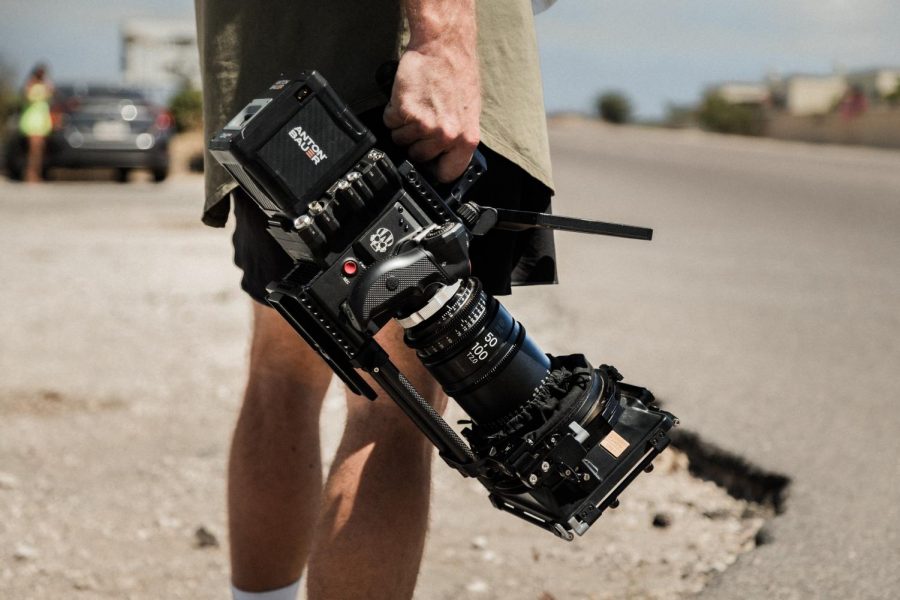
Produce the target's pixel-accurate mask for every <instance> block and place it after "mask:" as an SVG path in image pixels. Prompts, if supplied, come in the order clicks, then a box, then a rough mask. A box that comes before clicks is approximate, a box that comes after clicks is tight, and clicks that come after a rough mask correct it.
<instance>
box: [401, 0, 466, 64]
mask: <svg viewBox="0 0 900 600" xmlns="http://www.w3.org/2000/svg"><path fill="white" fill-rule="evenodd" d="M402 3H403V9H404V11H405V13H406V18H407V21H408V22H409V34H410V39H409V48H411V49H417V48H421V47H423V46H431V45H435V44H440V45H446V46H450V47H452V48H455V49H457V50H459V51H462V52H464V53H465V54H467V55H468V56H469V57H470V58H472V59H473V60H474V59H475V48H476V46H477V26H476V21H475V0H402Z"/></svg>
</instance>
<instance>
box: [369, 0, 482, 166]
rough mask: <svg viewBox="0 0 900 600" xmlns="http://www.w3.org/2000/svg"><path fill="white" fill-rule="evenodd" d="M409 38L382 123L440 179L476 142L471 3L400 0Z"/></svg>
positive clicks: (477, 88) (464, 161)
mask: <svg viewBox="0 0 900 600" xmlns="http://www.w3.org/2000/svg"><path fill="white" fill-rule="evenodd" d="M402 1H403V6H404V9H405V12H406V16H407V19H408V20H409V28H410V40H409V45H408V46H407V49H406V51H405V52H404V53H403V55H402V56H401V57H400V65H399V67H398V68H397V75H396V78H395V79H394V88H393V90H392V92H391V99H390V102H389V103H388V106H387V108H386V109H385V111H384V122H385V125H387V126H388V127H389V128H390V129H391V130H392V137H393V138H394V141H395V142H397V143H398V144H401V145H404V146H409V157H410V158H411V159H412V160H414V161H417V162H426V161H429V160H432V159H437V160H436V165H435V172H436V175H437V178H438V179H439V180H440V181H444V182H447V181H452V180H453V179H456V178H457V177H459V176H460V175H462V173H463V171H465V168H466V166H467V165H468V164H469V161H470V160H471V158H472V153H473V152H474V151H475V147H476V146H477V145H478V141H479V138H480V128H479V117H480V115H481V82H480V78H479V73H478V56H477V53H476V46H477V35H476V33H477V29H476V24H475V0H402Z"/></svg>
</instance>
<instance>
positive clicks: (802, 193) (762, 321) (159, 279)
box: [0, 122, 900, 600]
mask: <svg viewBox="0 0 900 600" xmlns="http://www.w3.org/2000/svg"><path fill="white" fill-rule="evenodd" d="M551 141H552V146H553V158H554V167H555V177H556V181H557V188H558V189H557V191H558V199H557V201H556V203H555V206H554V208H555V211H556V212H557V213H559V214H569V215H574V216H582V217H589V218H596V219H602V220H607V221H613V222H621V223H628V224H635V225H644V226H651V227H653V228H654V229H655V237H654V241H653V242H650V243H648V242H642V241H634V240H622V239H614V238H606V237H590V236H583V235H577V234H571V233H564V234H560V235H559V236H558V237H557V243H558V254H559V272H560V282H561V283H560V285H558V286H555V287H551V288H531V289H521V290H517V291H516V293H515V294H514V296H513V297H511V298H509V299H508V300H504V302H505V303H506V304H507V306H508V307H509V308H510V310H511V312H513V314H514V315H515V316H516V317H517V318H518V319H520V320H521V321H522V322H523V323H525V325H526V326H527V328H528V330H529V332H531V333H532V334H533V335H534V336H535V338H536V339H537V341H538V342H539V343H540V344H541V345H542V346H543V348H544V350H546V351H548V352H552V353H559V354H563V353H571V352H585V353H586V354H588V355H589V357H590V358H591V359H592V360H593V361H594V362H595V363H598V364H599V363H602V362H608V363H611V364H614V365H616V366H617V367H618V368H619V369H620V371H621V372H622V373H623V374H624V375H625V377H626V380H627V381H630V382H633V383H637V384H640V385H644V386H647V387H649V388H651V389H652V390H653V391H654V392H655V393H656V394H657V396H658V397H660V398H662V399H663V400H664V402H665V403H666V407H667V408H668V409H669V410H671V411H672V412H674V413H676V414H677V415H678V416H679V417H680V418H681V420H682V423H683V426H684V427H685V428H686V429H689V430H690V431H693V432H696V433H698V434H700V435H701V436H702V437H703V438H704V439H705V440H707V441H709V442H712V443H714V444H716V445H718V446H720V447H722V448H724V449H726V450H728V451H730V452H733V453H736V454H739V455H741V456H744V457H746V458H747V459H748V460H749V461H751V462H752V463H754V464H756V465H758V466H760V467H761V468H763V469H766V470H769V471H773V472H777V473H781V474H784V475H786V476H788V477H790V478H791V480H792V482H791V486H790V497H789V499H788V502H787V506H786V510H785V512H784V513H783V514H782V515H780V516H778V517H777V518H775V519H774V520H773V521H771V522H770V523H769V525H767V527H768V529H769V532H770V537H771V541H770V542H769V543H767V544H766V545H763V546H760V547H758V548H756V549H754V550H752V551H751V552H749V553H746V554H743V555H742V556H741V557H740V558H738V559H737V562H736V563H735V564H733V565H731V566H730V567H729V566H728V565H727V563H728V562H730V561H731V560H733V559H734V558H733V557H734V554H732V555H730V556H731V558H729V559H728V560H726V561H725V563H722V564H721V565H717V566H716V568H712V567H708V566H704V567H702V570H703V572H704V573H707V572H709V573H713V574H715V573H719V574H718V575H714V577H713V579H712V581H711V582H709V583H708V584H706V587H705V589H704V591H703V592H702V597H704V598H728V599H734V598H750V599H753V598H766V599H781V598H798V599H805V598H826V599H827V598H836V599H837V598H840V599H847V598H864V599H869V598H873V599H875V598H878V599H881V598H885V599H886V598H895V597H897V596H898V594H897V592H896V590H897V589H898V587H900V569H898V565H900V484H898V480H900V435H898V434H900V416H898V412H897V409H896V402H895V400H896V399H897V396H898V394H897V393H896V392H894V376H895V374H896V373H898V371H900V341H898V340H900V234H898V231H900V153H897V152H888V151H875V150H867V149H859V148H830V147H817V146H807V145H801V144H789V143H781V142H772V141H766V140H745V139H731V138H725V137H719V136H709V135H703V134H699V133H692V132H669V131H655V130H641V129H634V128H622V129H619V128H610V127H604V126H602V125H598V124H593V123H583V122H556V123H554V124H553V125H552V127H551ZM199 194H200V185H199V181H198V180H197V179H196V178H193V179H182V180H178V179H176V180H175V181H173V182H169V183H166V184H164V185H163V186H161V187H156V186H153V185H152V184H147V183H138V184H133V185H130V186H117V185H115V184H101V183H91V184H82V183H76V182H64V183H55V184H53V185H51V186H47V187H44V188H40V187H38V188H26V187H23V186H15V185H9V184H5V183H3V184H0V209H2V220H0V231H2V236H0V244H2V245H0V250H2V258H0V276H2V280H3V284H2V286H0V308H2V310H0V331H3V332H4V333H3V334H2V337H0V340H2V347H0V350H2V351H0V374H2V375H0V417H2V421H0V457H3V458H2V464H0V472H2V473H0V475H3V478H2V479H0V514H2V515H8V516H9V518H4V519H0V538H2V539H0V541H2V549H0V554H2V555H3V557H4V560H5V561H8V562H3V563H2V565H0V581H2V582H5V584H6V585H12V586H13V587H12V588H9V589H11V590H13V591H15V592H16V594H18V596H19V597H33V598H51V597H54V598H55V597H66V596H67V595H70V594H71V595H73V597H79V598H80V597H86V598H121V597H129V598H141V599H143V598H155V597H162V596H165V597H184V598H200V597H204V598H205V597H209V598H213V597H221V594H222V593H224V586H222V582H223V581H224V580H225V578H226V577H227V575H226V567H225V561H224V556H223V554H222V551H221V549H218V550H216V549H205V550H196V551H195V550H191V544H192V540H193V536H194V531H195V529H196V528H197V527H198V526H205V527H206V528H208V529H211V530H212V531H213V533H215V534H217V536H218V537H219V538H223V537H224V534H223V512H224V511H223V501H222V498H223V491H222V473H223V470H224V456H225V453H226V451H227V443H228V430H229V429H230V424H231V423H232V421H233V418H234V414H235V411H236V409H237V402H238V397H239V391H240V387H241V385H242V379H243V371H242V366H241V365H242V360H243V353H244V351H245V347H246V346H245V344H246V338H247V324H248V319H247V317H248V311H247V306H246V302H245V300H244V299H243V297H242V296H241V294H240V293H239V292H238V291H236V287H235V281H236V272H235V270H234V268H233V267H231V266H229V264H228V260H227V252H228V241H227V234H226V232H222V231H214V230H210V229H207V228H202V227H200V226H199V225H198V224H197V221H196V218H197V212H198V208H199ZM163 196H164V197H163ZM332 395H334V394H332ZM338 402H339V400H338ZM329 410H330V409H329ZM326 417H328V419H329V420H330V421H331V422H333V423H334V425H333V427H332V429H334V430H335V431H339V422H340V419H341V418H342V417H341V415H340V412H339V411H338V412H333V411H332V412H327V413H326ZM4 423H5V424H6V425H5V427H3V424H4ZM335 442H336V437H335V436H334V432H332V434H331V437H330V438H329V437H328V436H326V441H325V443H326V446H328V445H329V444H330V445H331V447H332V448H333V445H334V443H335ZM326 451H327V448H326ZM657 475H659V474H654V475H652V476H649V477H647V478H643V477H642V478H639V480H638V482H637V483H636V484H635V487H636V488H638V487H640V488H641V489H645V490H648V492H647V493H648V494H650V493H651V492H650V490H654V489H657V488H656V487H655V486H654V484H655V483H656V482H655V481H654V479H653V477H656V476H657ZM451 476H453V474H452V473H449V472H448V474H447V475H446V477H444V478H443V479H442V478H441V477H442V476H439V477H438V479H437V480H436V482H435V486H436V488H435V489H436V490H438V492H439V493H437V494H436V496H439V497H440V496H443V495H446V496H447V497H448V498H451V497H452V498H451V499H450V500H447V501H446V504H444V505H441V504H440V503H438V506H436V509H435V522H434V523H433V526H432V538H431V540H430V542H429V544H430V546H429V548H430V549H429V550H428V553H427V554H426V563H425V565H424V567H423V572H422V575H421V576H420V588H419V592H418V595H417V597H421V598H462V597H466V598H468V597H472V598H485V597H492V598H493V597H496V598H507V597H523V598H527V597H535V598H537V597H540V598H545V599H546V598H554V597H555V598H557V599H558V600H562V598H607V597H608V598H613V597H623V596H627V597H640V598H644V597H658V598H662V597H683V596H684V595H688V594H689V593H690V591H691V590H692V589H693V588H690V586H688V587H685V588H684V589H681V588H678V589H676V588H675V587H674V586H673V587H672V588H671V589H670V591H671V593H670V594H667V593H666V588H667V586H669V584H668V583H667V581H668V580H666V579H665V577H670V576H671V575H672V573H670V571H673V570H675V568H676V567H675V566H673V565H674V564H676V563H677V564H679V565H680V564H682V563H684V562H685V561H686V562H688V563H690V562H694V563H697V564H698V565H699V563H700V562H701V561H703V562H704V564H705V565H712V564H713V563H715V562H716V561H717V560H718V559H717V558H715V556H712V557H710V556H705V555H704V556H701V554H698V553H701V552H702V550H703V549H704V548H706V547H711V546H712V545H713V543H712V541H711V540H715V539H718V537H719V536H720V535H721V536H724V535H725V534H724V530H722V532H721V533H720V532H718V531H717V530H710V529H703V530H700V529H691V528H686V529H679V528H678V520H679V519H681V518H682V516H683V518H684V519H685V520H686V521H687V520H689V518H690V514H688V513H689V508H688V507H693V506H694V505H695V504H697V503H698V501H697V500H696V499H697V498H703V500H702V501H700V504H703V502H709V503H714V502H719V500H715V499H713V498H711V497H708V496H706V495H704V494H706V492H703V493H700V492H694V491H690V489H691V488H690V484H689V483H684V484H681V483H679V484H674V487H675V489H674V491H673V492H672V494H671V496H672V497H678V498H680V500H678V502H675V503H674V505H675V507H676V508H678V509H679V510H681V511H682V512H679V513H676V515H675V516H676V524H675V526H673V527H672V528H671V529H669V530H668V531H665V532H659V531H654V530H653V529H652V528H650V526H649V519H648V518H647V517H648V515H652V510H655V509H656V507H657V506H658V505H659V504H658V503H662V502H664V501H665V502H669V503H670V505H671V504H672V503H673V501H672V500H671V498H668V497H667V498H658V497H657V498H653V497H652V495H647V496H641V495H640V494H641V493H644V492H638V491H637V490H636V491H635V495H636V498H637V501H636V502H635V501H631V502H630V501H629V498H628V497H624V498H623V507H622V509H620V510H621V511H624V512H621V513H620V514H614V515H611V516H609V517H604V519H603V520H602V521H601V522H599V523H598V525H597V526H595V528H594V529H592V530H591V532H590V533H589V534H588V536H586V537H585V538H583V540H584V543H579V544H576V545H570V546H565V547H557V546H554V545H552V544H551V543H550V542H547V541H546V540H545V538H543V537H541V536H543V535H544V534H543V533H533V532H530V531H529V532H527V533H526V532H524V528H525V527H526V526H524V525H521V529H518V528H516V525H515V524H514V522H512V521H510V520H509V518H506V519H504V518H503V517H502V516H500V515H499V513H496V512H493V511H492V509H489V507H487V506H486V504H487V503H486V502H485V501H484V499H483V493H481V492H480V491H479V490H477V489H474V487H473V488H472V489H469V487H468V486H466V488H465V489H466V491H465V492H463V491H459V492H458V493H457V492H456V490H461V487H460V486H459V484H458V482H457V480H456V479H452V480H451ZM660 481H662V477H661V478H660ZM656 485H661V484H658V483H657V484H656ZM667 485H668V484H667ZM655 503H656V504H655ZM635 504H637V506H636V507H635ZM695 508H696V507H695ZM701 508H702V507H701ZM691 510H694V509H691ZM460 511H463V512H465V513H466V514H467V518H468V519H469V520H471V521H472V527H469V526H468V525H466V526H465V527H463V526H460V525H459V524H458V515H459V514H461V512H460ZM628 511H632V512H628ZM648 511H651V512H648ZM604 521H605V522H604ZM698 527H699V525H698ZM632 532H633V533H632ZM631 535H633V536H634V537H629V536H631ZM693 536H697V537H696V538H694V537H693ZM701 537H703V539H700V538H701ZM482 538H485V539H482ZM638 540H640V541H638ZM632 542H633V543H632ZM467 544H470V545H471V547H470V548H468V547H466V546H467ZM504 544H505V545H504ZM545 548H546V549H548V550H546V551H545V550H544V549H545ZM551 548H552V549H551ZM644 548H653V549H654V552H656V551H657V550H658V549H662V550H663V553H664V551H665V550H666V549H671V550H670V553H671V556H672V562H671V563H667V562H665V561H664V560H662V558H661V559H660V560H659V561H658V562H653V563H652V564H650V565H649V566H648V564H647V563H646V556H642V552H643V550H642V549H644ZM495 550H496V552H495ZM516 552H519V553H520V554H521V555H522V556H525V557H527V558H526V559H525V560H527V561H531V562H528V563H527V564H520V563H519V562H516V561H521V560H522V558H521V557H520V556H519V554H516ZM454 553H455V554H454ZM470 554H471V555H472V556H469V555H470ZM648 555H649V552H648ZM173 556H177V557H178V560H176V561H173V558H172V557H173ZM610 557H612V558H616V557H619V558H622V562H621V563H616V562H615V561H612V562H610V561H609V559H610ZM663 558H664V557H663ZM604 560H605V561H606V562H600V561H604ZM653 560H656V556H655V554H654V559H653ZM503 561H506V562H505V563H504V562H503ZM678 561H682V562H678ZM598 564H604V565H606V566H607V567H608V565H609V564H614V565H615V566H616V568H617V569H621V571H622V572H623V573H624V575H623V574H622V573H616V577H620V578H621V577H626V578H629V579H633V580H634V581H630V582H626V583H627V586H626V587H624V588H621V589H626V590H631V591H629V592H628V593H627V594H626V593H622V594H619V593H617V592H614V589H620V588H613V587H612V586H610V588H609V589H607V590H604V585H603V577H604V575H603V570H602V569H598V568H597V565H598ZM90 565H104V567H103V568H102V569H101V568H99V567H98V568H96V569H95V568H93V567H91V566H90ZM109 565H112V566H109ZM513 565H517V566H519V567H520V568H521V569H522V576H521V577H519V576H518V575H517V576H516V577H512V578H510V577H509V576H506V575H504V574H506V573H509V572H510V571H511V570H512V566H513ZM642 565H643V566H642ZM679 568H680V567H679ZM104 569H105V570H104ZM641 569H644V570H641ZM477 572H481V573H482V574H481V575H478V577H483V578H484V580H482V579H479V578H477V577H476V574H477ZM485 573H487V574H488V575H484V574H485ZM653 573H659V579H658V581H654V580H653ZM675 576H676V578H678V577H680V576H681V575H679V573H678V572H675ZM685 576H687V575H685ZM609 577H610V578H612V577H613V575H609ZM528 578H531V579H533V580H536V581H537V580H539V585H540V586H542V587H529V588H527V589H526V590H523V588H522V587H521V586H522V585H523V583H522V582H523V580H527V579H528ZM585 578H592V579H590V580H589V581H590V585H586V584H585V585H581V586H580V587H579V582H585V581H588V580H587V579H585ZM510 579H512V580H510ZM638 580H640V581H638ZM647 580H649V583H648V581H647ZM698 581H699V580H698ZM703 581H705V579H703ZM562 583H565V585H570V584H571V587H565V586H563V585H562ZM654 583H656V585H655V586H654ZM476 584H477V585H476ZM482 584H483V585H482ZM534 585H538V584H534ZM442 586H443V587H442ZM516 586H520V587H518V588H517V587H516ZM2 587H3V586H2V585H0V588H2ZM585 588H587V589H589V590H593V591H584V590H585ZM73 589H74V590H76V591H77V595H76V593H75V592H73V591H72V590H73ZM569 589H572V590H575V589H578V590H582V591H581V592H579V593H578V594H576V593H575V592H572V593H569V592H567V591H566V590H569ZM515 590H519V591H518V592H516V591H515ZM542 590H545V591H546V594H549V595H545V593H544V592H543V591H542ZM526 591H527V593H525V592H526ZM2 595H3V593H2V589H0V596H2Z"/></svg>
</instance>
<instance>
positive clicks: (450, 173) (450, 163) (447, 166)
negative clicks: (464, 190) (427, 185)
mask: <svg viewBox="0 0 900 600" xmlns="http://www.w3.org/2000/svg"><path fill="white" fill-rule="evenodd" d="M474 153H475V146H470V145H468V144H459V145H457V146H456V147H454V148H453V149H452V150H450V151H448V152H446V153H444V154H443V155H442V156H441V158H439V159H438V163H437V168H436V169H435V175H436V176H437V178H438V181H440V182H441V183H450V182H451V181H453V180H455V179H457V178H458V177H459V176H460V175H462V174H463V173H464V172H465V170H466V167H468V166H469V162H471V160H472V155H473V154H474Z"/></svg>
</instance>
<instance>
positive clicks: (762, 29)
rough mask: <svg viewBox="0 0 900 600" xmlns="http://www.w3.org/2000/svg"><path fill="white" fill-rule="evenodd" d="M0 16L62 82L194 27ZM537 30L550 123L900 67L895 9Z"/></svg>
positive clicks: (821, 2) (569, 11) (654, 12)
mask: <svg viewBox="0 0 900 600" xmlns="http://www.w3.org/2000/svg"><path fill="white" fill-rule="evenodd" d="M248 1H249V0H248ZM478 1H481V2H493V1H501V0H478ZM0 7H2V15H3V19H2V20H0V57H3V59H4V60H5V61H6V62H7V63H9V64H11V65H12V66H13V67H14V68H15V69H16V70H17V71H18V73H19V75H20V76H22V75H24V73H25V71H26V70H27V69H28V68H29V67H30V66H31V64H33V63H34V62H35V60H37V59H45V60H47V61H49V62H50V64H51V66H52V67H53V73H54V74H55V76H56V78H57V79H103V80H113V79H115V78H116V76H117V74H118V71H119V41H118V26H119V23H120V22H121V21H122V20H124V19H126V18H128V17H139V16H144V17H146V16H152V17H173V18H183V19H188V20H189V19H193V4H192V2H191V1H190V0H143V1H138V0H119V1H117V2H102V3H101V2H78V1H77V0H75V1H72V0H69V1H64V0H0ZM537 23H538V36H539V40H540V44H541V60H542V65H543V69H544V88H545V100H546V103H547V108H548V110H551V111H560V110H588V109H590V107H591V105H592V100H593V98H594V97H595V96H596V95H597V93H598V92H599V91H602V90H607V89H618V90H622V91H624V92H626V93H627V94H628V95H629V96H630V97H631V98H632V100H633V101H634V103H635V105H636V107H637V110H638V113H639V114H640V115H641V116H644V117H655V116H660V115H662V114H663V113H664V112H665V107H666V105H667V103H669V102H678V103H685V102H691V101H693V100H695V99H696V98H697V97H698V96H699V95H700V93H701V91H702V89H703V87H704V86H706V85H708V84H709V83H713V82H717V81H722V80H751V81H752V80H758V79H760V78H762V77H763V76H764V75H765V74H766V73H768V72H780V73H793V72H810V73H825V72H829V71H831V70H832V69H833V68H835V67H842V68H848V69H855V68H868V67H872V66H895V67H900V33H898V32H900V1H897V0H852V1H851V0H753V1H752V2H751V1H747V0H745V1H739V2H735V1H731V2H729V1H722V0H678V1H676V2H672V1H671V0H669V1H665V0H630V1H628V2H621V1H619V2H612V1H607V0H559V1H558V2H557V4H556V5H555V6H554V7H553V8H552V9H550V10H549V11H547V12H546V13H544V14H542V15H540V16H539V17H538V19H537Z"/></svg>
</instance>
